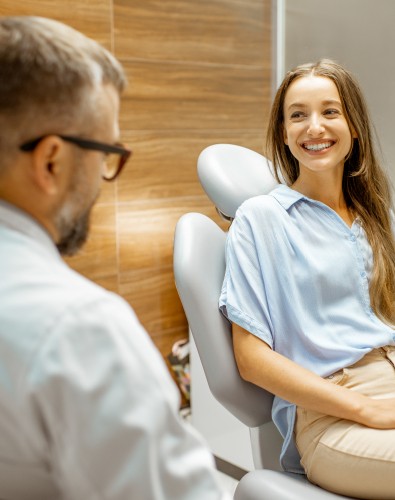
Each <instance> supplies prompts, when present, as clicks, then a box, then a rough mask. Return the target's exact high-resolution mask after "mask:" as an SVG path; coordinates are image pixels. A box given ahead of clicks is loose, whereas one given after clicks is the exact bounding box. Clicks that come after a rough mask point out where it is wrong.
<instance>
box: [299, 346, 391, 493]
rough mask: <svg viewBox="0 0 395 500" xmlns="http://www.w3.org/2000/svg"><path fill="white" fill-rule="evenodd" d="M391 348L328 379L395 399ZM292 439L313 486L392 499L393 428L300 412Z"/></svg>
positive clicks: (378, 396) (306, 411)
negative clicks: (369, 425) (375, 427)
mask: <svg viewBox="0 0 395 500" xmlns="http://www.w3.org/2000/svg"><path fill="white" fill-rule="evenodd" d="M387 358H391V359H392V360H394V358H395V349H394V348H391V349H388V350H387V352H383V351H378V350H374V351H373V352H372V353H370V354H369V355H367V356H365V358H364V359H363V360H361V361H360V362H358V363H356V364H355V365H353V366H352V367H350V368H348V369H345V370H342V371H341V372H338V373H337V374H335V376H334V377H333V378H332V380H333V383H336V384H339V385H342V386H344V387H348V388H350V389H351V390H358V391H359V392H362V393H364V394H366V395H367V396H370V397H376V398H382V397H395V368H394V366H392V364H391V363H390V362H389V361H390V360H389V359H387ZM295 438H296V443H297V446H298V449H299V451H300V454H301V457H302V458H301V461H302V465H303V467H304V468H305V471H306V474H307V477H308V478H309V480H310V481H312V482H313V483H316V484H318V485H320V486H322V487H323V488H325V489H328V490H331V491H334V492H336V493H339V494H343V495H349V496H354V497H357V498H365V499H370V500H379V499H391V500H394V499H395V429H394V430H393V429H390V430H380V429H371V428H369V427H365V426H363V425H360V424H357V423H355V422H351V421H349V420H342V419H339V418H336V417H331V416H327V415H322V414H320V413H317V412H312V411H309V410H305V409H303V408H298V410H297V421H296V426H295Z"/></svg>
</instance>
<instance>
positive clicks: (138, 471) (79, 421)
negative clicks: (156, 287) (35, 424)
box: [28, 295, 225, 500]
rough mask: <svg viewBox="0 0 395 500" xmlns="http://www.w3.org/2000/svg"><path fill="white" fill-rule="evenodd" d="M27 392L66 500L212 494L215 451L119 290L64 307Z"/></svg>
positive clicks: (180, 498)
mask: <svg viewBox="0 0 395 500" xmlns="http://www.w3.org/2000/svg"><path fill="white" fill-rule="evenodd" d="M28 386H29V387H30V389H29V390H30V394H29V397H30V399H31V405H32V407H34V411H35V412H36V413H37V418H38V419H40V421H41V422H42V423H43V424H42V425H43V428H44V429H45V433H46V436H47V440H48V443H49V444H48V446H49V448H50V451H49V454H50V457H51V463H52V464H54V465H53V474H54V477H55V481H56V482H57V484H58V486H59V488H60V490H61V492H62V498H65V499H67V500H68V499H70V500H71V499H74V500H75V499H77V498H80V499H84V500H93V499H96V498H97V499H99V498H100V499H112V500H126V499H128V500H132V499H133V500H145V499H146V500H156V499H163V500H165V499H171V500H202V499H213V500H214V499H220V498H225V497H223V496H222V495H223V492H222V491H221V489H220V487H219V486H218V484H217V476H216V473H215V471H214V465H213V458H212V456H211V454H210V452H209V451H208V449H207V448H206V447H205V445H204V444H203V443H202V441H201V439H200V438H199V437H198V435H197V433H196V432H195V431H194V430H193V429H192V427H191V426H189V425H188V424H186V423H184V422H183V421H182V420H181V419H180V418H179V415H178V408H179V393H178V391H177V389H176V386H175V384H174V383H173V381H172V379H171V377H170V374H169V373H168V371H167V368H166V366H165V363H164V361H163V359H162V358H161V356H160V354H159V353H158V351H157V350H156V348H155V347H154V345H153V344H152V342H151V340H150V338H149V336H148V335H147V333H146V332H145V331H144V329H143V328H142V326H141V325H140V323H139V322H138V320H137V318H136V317H135V315H134V313H133V311H132V310H131V309H130V308H129V306H127V305H126V303H124V301H123V300H122V299H120V298H118V297H114V296H112V295H107V296H106V300H99V301H96V302H93V303H92V302H91V303H89V304H88V305H87V304H85V305H84V307H82V306H79V307H76V308H75V310H71V311H70V310H69V311H68V312H67V314H65V315H64V316H63V317H62V318H60V319H59V321H58V323H57V325H56V326H55V327H54V329H53V331H52V333H51V335H50V336H49V338H48V340H47V342H46V343H45V345H43V346H42V348H41V350H40V352H39V353H38V355H37V357H36V359H35V362H34V369H33V371H32V372H31V374H30V376H29V380H28Z"/></svg>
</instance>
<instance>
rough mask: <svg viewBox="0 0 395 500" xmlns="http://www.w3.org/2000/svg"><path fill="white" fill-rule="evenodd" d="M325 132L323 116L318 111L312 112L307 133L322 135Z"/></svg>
mask: <svg viewBox="0 0 395 500" xmlns="http://www.w3.org/2000/svg"><path fill="white" fill-rule="evenodd" d="M323 132H324V126H323V123H322V117H321V115H319V114H318V113H312V114H311V116H310V120H309V127H308V130H307V133H308V134H310V135H313V136H316V135H318V136H319V135H321V134H322V133H323Z"/></svg>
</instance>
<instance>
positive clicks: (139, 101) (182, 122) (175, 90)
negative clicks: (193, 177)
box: [120, 61, 270, 130]
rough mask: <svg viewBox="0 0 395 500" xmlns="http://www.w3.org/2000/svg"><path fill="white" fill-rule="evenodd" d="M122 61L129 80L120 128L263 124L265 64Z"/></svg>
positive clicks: (266, 93)
mask: <svg viewBox="0 0 395 500" xmlns="http://www.w3.org/2000/svg"><path fill="white" fill-rule="evenodd" d="M123 62H124V66H125V68H126V71H127V74H128V76H129V79H130V86H129V87H128V89H127V90H126V93H125V96H124V98H123V100H122V108H121V121H120V124H121V128H122V129H123V130H128V129H145V130H146V129H148V130H152V129H155V130H156V129H160V130H184V129H189V130H196V129H198V130H199V129H200V130H210V129H237V130H240V125H241V124H245V127H246V128H253V129H254V128H255V129H258V128H260V129H262V128H263V125H264V122H265V111H266V109H267V104H268V99H269V96H270V74H269V73H268V71H267V70H266V71H265V69H264V68H263V67H260V68H257V67H253V68H249V67H243V68H240V67H235V66H222V65H221V66H214V65H210V66H206V65H200V64H190V63H183V64H175V63H159V62H146V61H144V62H140V61H137V62H134V61H133V62H129V61H123ZM243 128H244V127H242V128H241V129H242V130H243Z"/></svg>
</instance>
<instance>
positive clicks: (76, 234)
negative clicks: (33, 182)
mask: <svg viewBox="0 0 395 500" xmlns="http://www.w3.org/2000/svg"><path fill="white" fill-rule="evenodd" d="M90 214H91V208H89V210H87V211H86V212H85V213H83V214H82V215H81V216H80V217H79V218H78V220H77V221H72V222H71V221H67V220H65V219H63V220H61V221H60V223H59V226H60V227H59V233H60V239H59V241H58V243H57V244H56V246H57V248H58V250H59V252H60V254H61V255H69V256H71V255H75V254H76V253H77V252H78V250H79V249H80V248H81V247H82V246H83V244H84V243H85V242H86V240H87V238H88V234H89V227H90Z"/></svg>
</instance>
